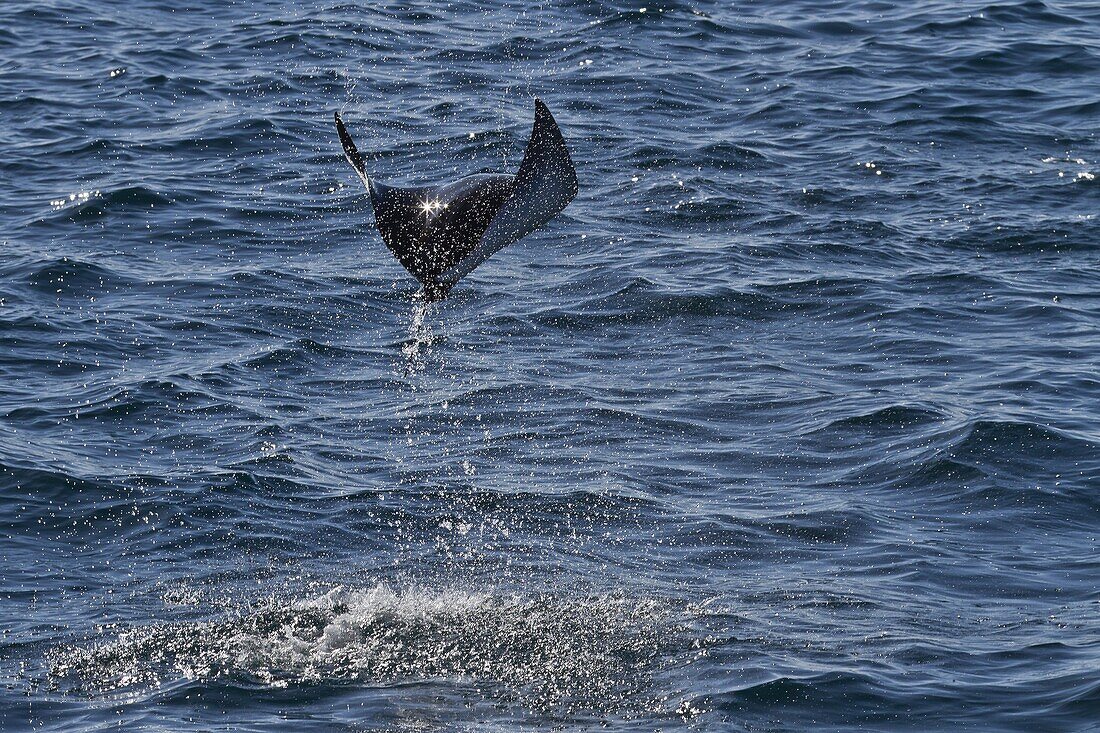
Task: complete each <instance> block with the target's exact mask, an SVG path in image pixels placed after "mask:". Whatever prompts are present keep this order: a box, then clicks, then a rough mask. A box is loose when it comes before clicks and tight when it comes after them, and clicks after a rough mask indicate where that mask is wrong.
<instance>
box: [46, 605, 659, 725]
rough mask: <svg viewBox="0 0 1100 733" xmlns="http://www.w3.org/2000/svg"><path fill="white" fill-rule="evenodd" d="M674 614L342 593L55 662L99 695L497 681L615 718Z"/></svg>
mask: <svg viewBox="0 0 1100 733" xmlns="http://www.w3.org/2000/svg"><path fill="white" fill-rule="evenodd" d="M667 617H668V614H667V609H666V608H665V607H664V605H663V604H661V603H659V602H656V601H652V600H644V599H643V600H640V599H631V598H629V597H626V596H623V595H616V594H610V595H598V596H582V597H561V596H553V595H534V596H532V595H512V596H508V595H497V594H493V593H489V592H471V591H464V590H429V589H418V588H410V589H405V590H395V589H393V588H391V587H388V586H385V585H379V586H375V587H373V588H370V589H365V590H363V589H361V590H353V589H347V588H343V587H337V588H334V589H332V590H331V591H329V592H327V593H325V594H323V595H321V596H318V597H314V598H311V599H308V600H301V601H291V602H278V601H266V602H264V603H262V604H259V605H257V606H254V607H249V608H247V609H243V610H239V611H237V612H235V613H233V614H232V615H231V617H230V618H226V619H221V620H214V621H203V622H177V623H165V624H157V625H152V626H144V627H138V628H134V629H130V630H127V631H123V632H121V633H116V634H115V635H114V636H110V632H108V635H107V638H105V640H103V641H102V642H100V643H97V644H94V645H92V646H73V647H64V648H60V649H56V650H54V652H52V653H51V654H50V655H49V658H48V660H47V661H48V663H49V670H50V678H51V680H52V681H53V683H54V684H56V685H58V686H59V687H62V688H65V687H68V688H69V689H71V690H72V691H78V692H82V693H85V694H102V693H108V692H113V691H117V690H121V689H125V688H132V687H135V686H146V687H155V686H158V685H160V684H162V683H164V682H171V681H173V680H178V679H180V678H183V679H189V680H212V679H217V678H227V679H230V680H232V679H239V680H241V681H242V682H245V683H247V684H256V683H260V684H264V685H269V686H274V687H285V686H289V685H296V684H319V683H321V684H323V683H333V684H367V685H370V684H387V683H392V682H395V681H408V680H428V679H434V680H439V679H444V680H454V681H476V682H489V683H495V684H499V685H501V686H503V687H504V688H507V689H508V690H511V691H513V692H515V693H519V694H521V695H522V696H524V697H525V698H526V699H527V702H529V703H530V704H532V706H535V707H540V706H545V705H556V704H560V703H565V702H567V703H568V704H569V705H570V706H571V707H576V706H581V707H592V708H599V709H609V708H614V707H616V706H618V705H619V703H621V702H622V701H624V700H626V699H628V698H629V697H631V696H632V695H636V694H637V693H638V692H639V690H640V689H641V688H642V687H643V686H644V685H645V684H646V680H647V679H648V676H649V673H650V671H651V667H652V665H653V663H654V660H655V659H656V657H657V656H658V654H659V653H660V648H661V645H662V643H663V642H662V640H667V638H668V628H669V627H668V622H667Z"/></svg>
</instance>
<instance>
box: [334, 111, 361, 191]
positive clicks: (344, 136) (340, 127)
mask: <svg viewBox="0 0 1100 733" xmlns="http://www.w3.org/2000/svg"><path fill="white" fill-rule="evenodd" d="M333 116H334V117H335V118H336V131H337V132H338V133H340V144H341V145H343V146H344V157H345V158H347V159H348V162H349V163H351V167H352V168H354V169H355V172H356V173H358V174H359V180H361V181H362V182H363V185H364V186H366V187H367V190H368V191H369V190H370V178H369V177H368V176H367V165H366V163H364V162H363V156H362V155H360V154H359V149H358V148H356V147H355V141H354V140H352V139H351V135H350V134H348V128H346V127H344V121H343V120H341V119H340V113H339V112H334V113H333Z"/></svg>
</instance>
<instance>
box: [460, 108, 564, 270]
mask: <svg viewBox="0 0 1100 733" xmlns="http://www.w3.org/2000/svg"><path fill="white" fill-rule="evenodd" d="M576 195H577V170H576V168H574V167H573V160H572V159H571V158H570V157H569V150H568V149H567V148H566V147H565V139H564V138H563V137H562V134H561V130H560V129H559V128H558V124H557V122H555V121H554V117H553V115H551V114H550V110H549V109H548V108H547V106H546V105H545V104H543V103H542V100H540V99H536V100H535V124H534V126H533V128H532V129H531V137H530V138H529V139H528V141H527V148H526V150H524V153H523V162H522V163H520V166H519V171H518V172H517V173H516V175H515V179H514V185H513V189H512V194H511V196H509V197H508V198H507V199H506V200H505V201H504V203H503V204H502V205H501V207H500V209H499V210H498V211H497V213H496V215H495V216H494V217H493V219H492V221H491V222H490V223H489V226H488V228H487V229H486V230H485V232H484V234H482V236H481V239H480V241H479V242H478V244H477V246H476V247H475V248H474V249H473V251H472V252H471V253H470V254H469V255H467V256H466V257H465V258H463V259H462V261H460V262H458V263H457V264H456V265H454V266H453V267H451V268H449V269H448V270H446V271H445V272H443V273H442V274H441V275H440V278H439V279H440V281H441V282H442V283H444V284H445V285H446V286H447V287H450V286H451V285H453V284H454V283H456V282H458V280H459V279H461V278H462V277H463V276H464V275H466V274H467V273H469V272H470V271H471V270H473V269H474V268H475V267H477V266H478V265H480V264H481V263H482V262H484V261H485V259H486V258H487V257H489V255H491V254H493V253H494V252H496V251H498V250H500V249H502V248H503V247H506V246H508V245H509V244H511V243H512V242H515V241H516V240H518V239H521V238H522V237H525V236H527V235H528V234H530V233H531V232H533V231H535V230H536V229H538V228H539V227H541V226H542V225H543V224H545V223H546V222H548V221H550V220H551V219H553V218H554V217H555V216H557V215H558V214H560V213H561V212H562V211H563V210H564V209H565V207H566V206H568V205H569V202H570V201H572V200H573V198H574V197H575V196H576Z"/></svg>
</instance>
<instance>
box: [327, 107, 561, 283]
mask: <svg viewBox="0 0 1100 733" xmlns="http://www.w3.org/2000/svg"><path fill="white" fill-rule="evenodd" d="M336 129H337V130H338V131H339V134H340V141H341V143H342V144H343V147H344V154H345V156H346V157H347V159H348V162H349V163H351V165H352V167H353V168H355V171H356V173H358V174H359V177H360V179H362V181H363V183H364V185H365V186H366V187H367V190H368V191H369V193H370V197H371V205H372V206H373V208H374V219H375V226H376V227H377V228H378V231H379V233H381V235H382V240H383V241H384V242H385V243H386V246H387V247H388V248H389V249H390V251H391V252H393V254H394V256H395V257H397V259H398V261H400V262H401V264H402V265H404V267H405V269H406V270H408V271H409V272H410V273H411V274H412V275H413V276H414V277H415V278H416V279H417V280H419V281H420V282H421V284H423V286H424V295H425V296H426V297H427V298H428V299H430V300H439V299H441V298H444V297H446V295H447V292H448V291H449V290H450V289H451V287H452V286H453V285H454V284H455V283H456V282H458V280H459V279H461V278H462V277H463V276H464V275H466V274H467V273H469V272H470V271H471V270H473V269H474V268H475V267H477V266H478V265H479V264H480V263H481V262H483V261H484V260H485V259H486V258H487V257H488V256H489V255H491V254H492V253H493V252H496V251H497V250H499V249H501V248H502V247H504V246H507V245H508V244H511V243H512V242H515V241H516V240H518V239H520V238H521V237H524V236H526V235H527V234H530V233H531V232H532V231H534V230H535V229H538V228H539V227H540V226H542V225H543V224H545V223H546V222H547V221H549V220H550V219H552V218H553V217H554V216H556V215H557V214H558V213H559V212H561V211H562V210H563V209H564V208H565V207H566V206H567V205H568V204H569V202H570V201H571V200H572V199H573V197H574V196H575V195H576V193H577V174H576V170H575V169H574V167H573V162H572V160H571V159H570V157H569V151H568V150H567V149H566V147H565V140H564V139H563V138H562V135H561V131H560V130H559V129H558V126H557V123H556V122H555V121H554V118H553V116H552V115H551V114H550V110H549V109H547V107H546V105H545V104H543V103H542V102H541V101H540V100H537V99H536V100H535V124H534V127H533V128H532V131H531V137H530V139H529V140H528V142H527V149H526V150H525V151H524V156H523V162H522V163H521V164H520V167H519V171H518V172H517V173H516V174H515V175H514V176H512V175H506V174H478V175H474V176H469V177H467V178H463V179H461V180H459V181H456V182H455V183H450V184H447V185H443V186H418V187H411V188H400V187H396V186H387V185H385V184H383V183H379V182H378V181H376V180H374V179H373V178H371V177H370V176H368V175H367V172H366V165H365V163H364V161H363V158H362V156H361V155H360V154H359V151H358V150H357V149H356V147H355V143H354V142H353V141H352V139H351V135H349V134H348V131H347V128H345V127H344V123H343V121H342V120H341V119H340V115H339V113H337V114H336Z"/></svg>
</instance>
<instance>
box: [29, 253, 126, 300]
mask: <svg viewBox="0 0 1100 733" xmlns="http://www.w3.org/2000/svg"><path fill="white" fill-rule="evenodd" d="M23 279H24V282H26V283H27V285H29V286H30V287H32V288H34V289H35V290H38V291H41V292H45V293H64V294H69V295H86V294H88V293H100V292H104V291H110V290H113V289H117V288H120V287H123V286H125V285H130V284H133V283H134V282H136V281H135V280H134V279H132V278H129V277H126V276H125V275H122V274H120V273H118V272H115V271H114V270H112V269H110V268H108V267H106V266H104V265H99V264H96V263H94V262H85V261H83V260H78V259H73V258H71V257H60V258H58V259H55V260H51V261H49V262H46V263H37V264H36V266H35V267H34V269H32V270H31V271H30V272H28V273H27V274H26V275H25V276H24V278H23Z"/></svg>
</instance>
